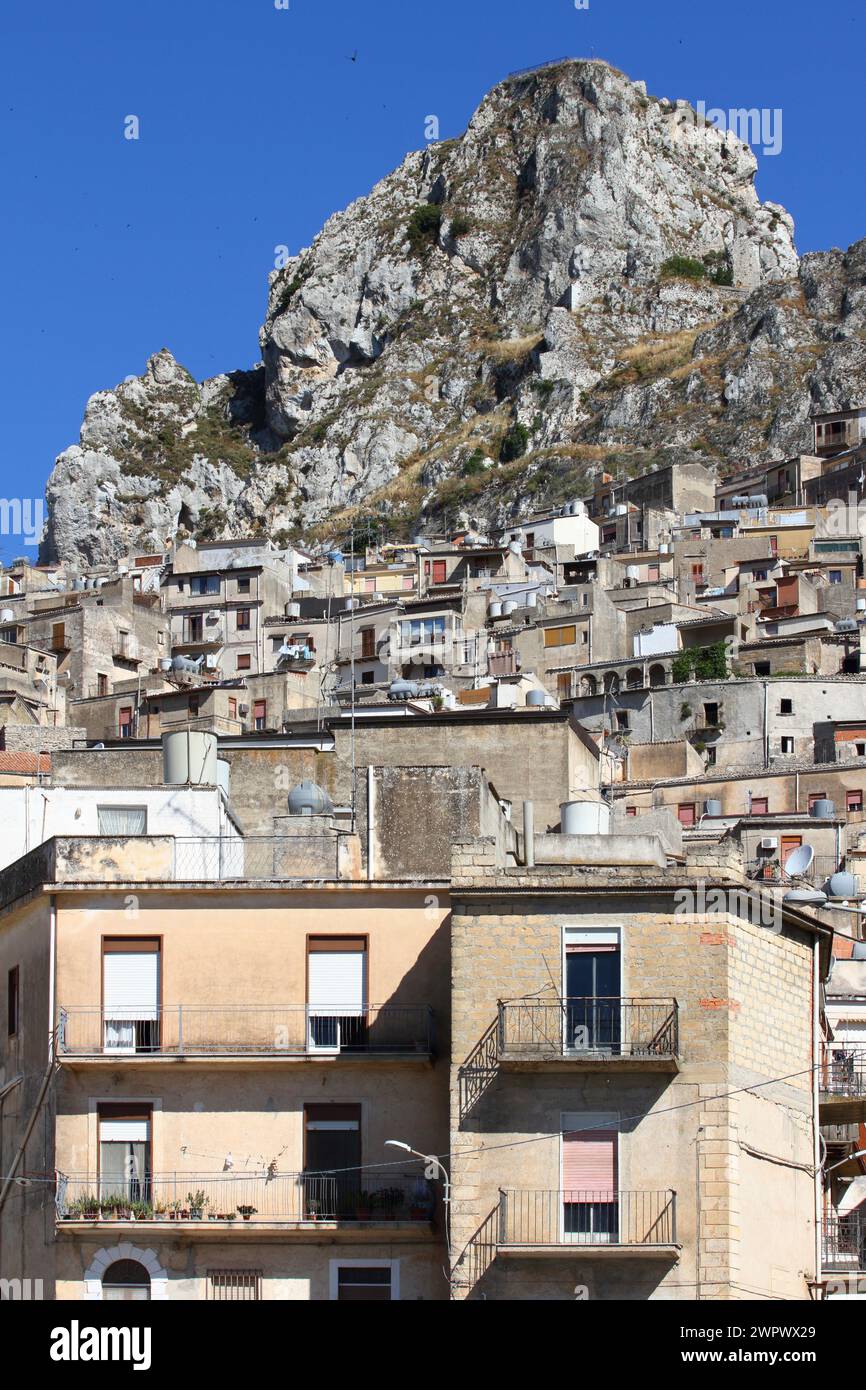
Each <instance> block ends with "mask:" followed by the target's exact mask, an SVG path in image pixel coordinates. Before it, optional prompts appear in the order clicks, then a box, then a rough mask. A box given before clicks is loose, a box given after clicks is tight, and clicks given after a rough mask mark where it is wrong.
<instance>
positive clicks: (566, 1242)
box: [451, 842, 817, 1300]
mask: <svg viewBox="0 0 866 1390" xmlns="http://www.w3.org/2000/svg"><path fill="white" fill-rule="evenodd" d="M496 860H497V856H496V855H495V853H493V852H492V849H488V850H487V851H485V849H484V846H483V845H482V844H479V843H478V842H476V843H475V844H468V843H467V844H464V845H462V846H459V845H458V846H457V847H456V851H455V875H454V884H453V894H454V901H453V918H452V972H453V1051H452V1085H451V1097H452V1121H451V1123H452V1134H451V1149H452V1162H453V1177H454V1248H455V1265H454V1273H455V1296H457V1297H463V1298H478V1297H485V1298H491V1299H527V1298H529V1299H559V1300H565V1299H574V1298H575V1297H577V1298H589V1299H590V1300H596V1299H647V1298H654V1299H655V1298H658V1299H688V1300H692V1299H695V1298H699V1299H713V1300H724V1299H750V1298H752V1297H759V1298H771V1299H772V1298H782V1299H798V1300H804V1299H807V1298H808V1297H809V1284H810V1282H813V1281H814V1279H815V1277H816V1270H817V1253H816V1217H815V1125H816V1122H817V1114H816V1108H815V1093H814V1088H813V1083H812V1076H813V1060H814V1058H813V1027H812V1000H813V969H814V961H815V956H814V947H813V937H812V934H811V933H810V932H809V931H807V930H803V929H802V927H801V926H800V925H794V924H793V923H789V924H786V926H785V928H784V930H782V931H779V932H776V931H773V930H768V929H767V928H766V927H764V926H762V925H760V924H757V925H756V924H753V923H752V922H751V921H750V920H748V918H745V917H743V916H740V915H738V913H737V912H736V911H735V912H733V913H732V912H731V911H729V910H724V909H723V911H722V913H721V914H720V915H719V914H716V913H709V914H708V913H707V912H706V911H701V910H697V911H694V910H693V911H689V910H682V909H681V908H680V906H679V903H680V902H690V901H691V899H685V898H680V899H677V898H676V897H675V895H674V884H673V882H672V881H671V876H670V875H668V882H667V883H666V884H665V883H663V882H662V881H661V880H660V879H659V878H658V877H656V880H655V882H653V879H652V876H650V875H649V874H647V875H642V874H641V873H640V872H639V871H636V870H634V869H631V870H629V871H628V873H627V874H625V873H624V872H623V871H622V870H620V871H619V872H618V873H616V872H613V873H612V872H611V871H609V870H608V871H607V872H605V871H601V872H599V873H597V874H591V873H590V872H589V871H584V872H583V873H580V872H577V873H576V872H574V871H572V872H571V873H564V872H563V871H562V870H561V869H560V870H551V869H540V868H539V869H536V870H534V871H533V870H519V871H518V870H511V871H509V870H507V868H505V867H504V866H503V865H502V863H501V861H500V862H499V863H497V862H496ZM720 870H721V872H720ZM702 874H705V875H706V876H707V878H710V877H711V875H712V877H713V881H714V883H718V882H720V881H722V880H723V878H724V865H723V863H722V861H720V860H718V859H716V860H715V862H714V863H712V862H710V860H709V859H708V862H707V863H706V864H705V865H703V866H701V865H698V864H696V865H695V868H694V870H693V877H692V879H691V884H690V885H689V882H688V880H686V882H685V884H684V891H689V892H694V891H695V888H696V885H697V883H698V882H699V878H698V875H702ZM642 878H643V882H642V881H641V879H642ZM624 880H625V881H624ZM578 882H580V889H579V891H578V890H577V883H578ZM694 902H695V906H696V907H697V908H700V906H701V903H700V902H699V900H698V899H697V898H695V900H694ZM704 906H705V904H704ZM570 929H575V930H577V931H579V932H580V933H581V934H583V937H584V938H585V937H587V936H589V937H591V936H592V934H593V933H598V939H599V940H608V941H612V940H616V941H617V943H618V949H619V952H620V956H621V986H620V991H621V994H622V1000H621V1001H620V1002H621V1009H622V1011H621V1013H620V1012H619V1009H618V1011H617V1018H618V1020H619V1021H618V1022H617V1025H616V1027H617V1035H616V1036H617V1044H616V1045H615V1046H614V1047H613V1048H611V1047H610V1046H608V1048H607V1049H606V1050H607V1054H608V1055H607V1056H604V1055H603V1054H604V1051H605V1049H604V1048H601V1049H600V1055H599V1054H597V1055H596V1056H593V1055H592V1052H591V1050H590V1051H589V1052H584V1053H581V1052H580V1051H569V1049H568V1047H567V1046H564V1045H563V1043H562V1041H561V1038H562V1034H561V1026H562V1025H561V1019H562V1016H563V1014H562V1008H563V1006H562V1005H561V1002H560V1001H561V1000H562V999H563V997H564V996H565V993H566V981H565V973H564V972H565V961H566V959H567V957H566V955H565V949H566V947H565V937H566V935H567V933H568V931H569V930H570ZM641 999H642V1000H643V1001H645V1002H644V1004H643V1005H640V1006H638V1005H637V1004H636V1003H635V1001H636V1000H641ZM566 1017H568V1015H567V1014H566ZM672 1019H673V1020H674V1021H675V1025H676V1030H677V1032H676V1038H675V1040H674V1034H673V1032H672V1024H671V1020H672ZM660 1021H661V1026H659V1024H660ZM491 1030H492V1031H491ZM596 1130H598V1131H601V1132H602V1133H604V1134H611V1133H612V1134H613V1135H614V1136H615V1137H614V1138H613V1140H612V1141H611V1142H612V1146H613V1150H614V1152H615V1157H614V1159H613V1169H614V1172H615V1174H616V1178H615V1182H616V1188H615V1192H614V1195H613V1197H612V1198H611V1196H610V1194H609V1195H608V1196H607V1197H605V1198H603V1199H601V1200H599V1199H598V1197H596V1199H595V1200H594V1201H593V1200H592V1199H591V1198H590V1199H587V1197H586V1194H580V1193H577V1192H574V1191H569V1190H568V1187H567V1178H566V1177H564V1173H565V1167H564V1164H565V1141H566V1138H568V1139H572V1138H573V1137H574V1135H575V1134H576V1133H577V1134H579V1133H580V1132H581V1131H586V1132H587V1133H590V1132H593V1131H596ZM591 1190H592V1189H591ZM591 1209H592V1210H591ZM593 1220H595V1221H597V1222H598V1224H599V1226H600V1233H593V1231H592V1230H591V1229H590V1228H591V1226H592V1222H593Z"/></svg>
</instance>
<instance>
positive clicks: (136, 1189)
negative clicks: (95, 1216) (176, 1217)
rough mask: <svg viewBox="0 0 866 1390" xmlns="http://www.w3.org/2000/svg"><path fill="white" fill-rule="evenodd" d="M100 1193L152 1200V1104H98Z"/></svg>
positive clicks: (135, 1199)
mask: <svg viewBox="0 0 866 1390" xmlns="http://www.w3.org/2000/svg"><path fill="white" fill-rule="evenodd" d="M97 1117H98V1123H99V1196H100V1199H101V1200H103V1201H104V1200H105V1198H106V1197H115V1198H118V1199H119V1201H120V1204H121V1205H122V1204H123V1203H124V1202H129V1203H132V1202H147V1201H149V1200H150V1173H151V1168H150V1140H151V1107H150V1106H149V1105H133V1104H124V1103H123V1102H119V1103H118V1104H115V1105H106V1104H103V1105H99V1106H97Z"/></svg>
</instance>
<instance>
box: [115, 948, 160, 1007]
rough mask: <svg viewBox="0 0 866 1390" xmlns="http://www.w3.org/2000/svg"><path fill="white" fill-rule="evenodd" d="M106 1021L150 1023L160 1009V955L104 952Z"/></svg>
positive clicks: (139, 952)
mask: <svg viewBox="0 0 866 1390" xmlns="http://www.w3.org/2000/svg"><path fill="white" fill-rule="evenodd" d="M102 959H103V972H104V974H103V986H104V987H103V999H104V1006H105V1017H106V1018H107V1019H125V1020H129V1021H132V1020H135V1019H153V1018H156V1017H157V1016H158V1009H159V952H158V951H107V952H106V954H105V955H104V956H103V958H102Z"/></svg>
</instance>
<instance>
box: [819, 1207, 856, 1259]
mask: <svg viewBox="0 0 866 1390" xmlns="http://www.w3.org/2000/svg"><path fill="white" fill-rule="evenodd" d="M821 1263H822V1265H823V1267H824V1269H825V1270H837V1271H842V1270H849V1269H852V1270H858V1271H859V1270H866V1220H864V1218H863V1217H862V1216H859V1215H854V1216H826V1217H825V1218H824V1225H823V1229H822V1238H821Z"/></svg>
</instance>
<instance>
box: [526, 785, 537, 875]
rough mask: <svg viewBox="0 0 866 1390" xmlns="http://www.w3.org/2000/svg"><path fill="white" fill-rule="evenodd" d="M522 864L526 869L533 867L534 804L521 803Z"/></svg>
mask: <svg viewBox="0 0 866 1390" xmlns="http://www.w3.org/2000/svg"><path fill="white" fill-rule="evenodd" d="M523 864H524V867H525V868H527V869H532V868H534V867H535V804H534V802H532V801H524V803H523Z"/></svg>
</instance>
